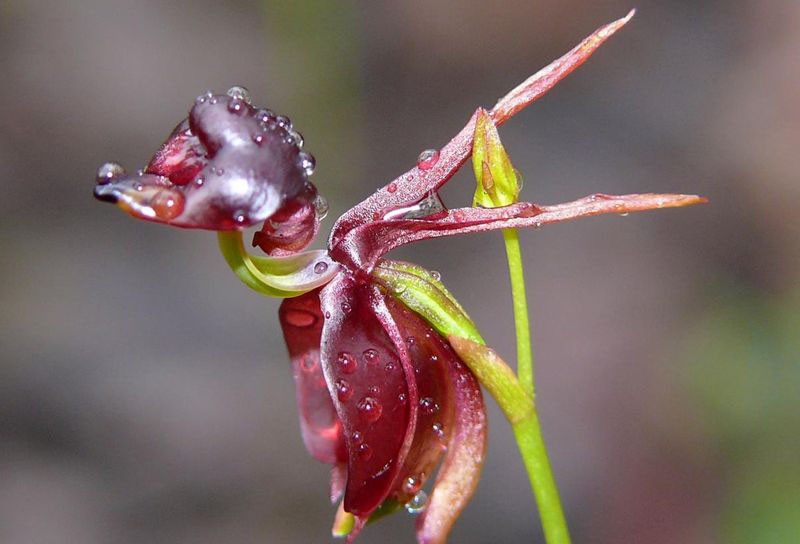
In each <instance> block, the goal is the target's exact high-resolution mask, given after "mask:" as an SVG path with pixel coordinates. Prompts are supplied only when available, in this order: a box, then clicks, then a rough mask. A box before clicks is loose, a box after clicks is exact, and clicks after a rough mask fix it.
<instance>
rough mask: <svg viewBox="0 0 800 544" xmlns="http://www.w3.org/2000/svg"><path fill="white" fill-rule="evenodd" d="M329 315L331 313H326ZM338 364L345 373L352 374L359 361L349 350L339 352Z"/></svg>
mask: <svg viewBox="0 0 800 544" xmlns="http://www.w3.org/2000/svg"><path fill="white" fill-rule="evenodd" d="M328 315H329V314H327V313H326V314H325V317H328ZM336 364H338V365H339V369H340V370H341V371H342V373H343V374H352V373H353V372H355V371H356V369H357V368H358V361H356V358H355V357H353V354H352V353H350V352H347V351H342V352H341V353H339V356H338V357H337V358H336Z"/></svg>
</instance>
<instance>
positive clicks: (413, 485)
mask: <svg viewBox="0 0 800 544" xmlns="http://www.w3.org/2000/svg"><path fill="white" fill-rule="evenodd" d="M421 488H422V478H420V477H419V476H413V475H412V476H409V477H408V478H406V479H405V480H403V491H404V492H406V493H408V494H409V495H416V494H417V492H418V491H419V490H420V489H421Z"/></svg>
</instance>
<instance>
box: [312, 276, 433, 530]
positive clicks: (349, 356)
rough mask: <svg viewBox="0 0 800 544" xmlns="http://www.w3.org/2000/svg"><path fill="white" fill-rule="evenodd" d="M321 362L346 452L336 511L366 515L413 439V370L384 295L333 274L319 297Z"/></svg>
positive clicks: (393, 477) (392, 479)
mask: <svg viewBox="0 0 800 544" xmlns="http://www.w3.org/2000/svg"><path fill="white" fill-rule="evenodd" d="M320 299H321V302H322V312H323V313H324V315H325V325H324V327H323V331H322V344H321V346H322V347H321V350H322V364H323V370H324V373H325V378H326V380H327V382H328V386H329V387H330V390H331V392H332V396H333V397H334V405H335V406H336V411H337V413H338V414H339V419H340V420H341V423H342V427H343V431H344V436H345V443H346V445H347V452H348V464H347V485H346V489H345V496H344V508H345V510H346V511H348V512H350V513H352V514H355V515H356V516H358V517H360V518H362V519H363V518H366V517H368V516H369V514H370V513H372V511H373V510H375V509H376V508H377V507H378V506H380V504H381V503H382V502H383V501H384V499H386V497H387V495H388V494H389V492H390V491H391V490H392V485H393V484H394V482H395V480H396V478H397V475H398V473H399V471H400V468H401V467H402V466H403V462H404V460H405V457H406V455H407V453H408V449H409V447H410V446H411V441H412V438H413V436H414V422H415V421H416V414H417V403H418V395H417V389H416V384H415V382H414V369H413V368H412V366H411V363H410V362H409V359H408V352H407V349H406V347H405V345H404V341H403V340H402V336H401V333H400V331H399V330H398V329H397V326H396V324H395V323H394V321H393V319H392V316H391V314H390V313H389V310H388V309H387V307H386V297H385V295H384V294H383V293H382V292H381V291H380V290H379V289H378V287H377V286H375V285H373V284H371V283H370V282H369V281H364V282H359V281H357V280H356V279H355V278H353V277H351V276H349V275H344V274H340V275H339V276H338V277H336V278H335V279H334V280H333V281H332V282H331V283H329V284H328V285H327V286H326V287H325V288H324V289H323V290H322V292H321V294H320Z"/></svg>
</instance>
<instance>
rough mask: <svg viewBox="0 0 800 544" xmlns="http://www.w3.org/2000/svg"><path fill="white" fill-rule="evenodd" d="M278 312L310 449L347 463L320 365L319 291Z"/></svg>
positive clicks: (286, 302) (290, 301)
mask: <svg viewBox="0 0 800 544" xmlns="http://www.w3.org/2000/svg"><path fill="white" fill-rule="evenodd" d="M278 315H279V317H280V322H281V327H282V328H283V337H284V339H285V340H286V346H287V347H288V348H289V356H290V357H291V360H292V372H293V374H294V383H295V388H296V393H297V409H298V411H299V413H300V430H301V432H302V434H303V441H304V442H305V445H306V448H307V449H308V451H309V453H311V455H313V456H314V457H316V458H317V459H319V460H320V461H322V462H323V463H331V464H333V463H337V462H343V461H345V459H346V458H347V456H346V451H345V448H344V439H343V436H342V425H341V423H339V418H338V416H337V415H336V410H335V409H334V407H333V402H332V401H331V397H330V393H329V392H328V388H327V385H326V384H325V376H324V375H323V373H322V365H321V364H320V353H319V344H320V338H321V336H322V323H323V319H322V313H321V312H320V307H319V290H316V291H311V292H310V293H306V294H305V295H302V296H299V297H296V298H287V299H285V300H284V301H283V303H281V307H280V310H279V312H278ZM332 487H335V482H332ZM334 492H335V490H332V493H334Z"/></svg>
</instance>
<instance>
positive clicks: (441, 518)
mask: <svg viewBox="0 0 800 544" xmlns="http://www.w3.org/2000/svg"><path fill="white" fill-rule="evenodd" d="M632 15H633V12H631V13H630V14H629V15H628V16H627V17H625V18H623V19H620V20H618V21H615V22H613V23H611V24H609V25H606V26H603V27H601V28H599V29H598V30H597V31H595V32H594V33H593V34H592V35H590V36H589V37H588V38H586V39H585V40H584V41H583V42H581V43H580V44H579V45H578V46H576V47H575V48H574V49H572V50H571V51H570V52H568V53H567V54H566V55H564V56H563V57H561V58H559V59H557V60H556V61H554V62H553V63H551V64H550V65H549V66H547V67H545V68H544V69H542V70H540V71H539V72H537V73H536V74H534V75H533V76H531V77H530V78H529V79H528V80H526V81H525V82H523V83H522V84H521V85H519V86H518V87H517V88H515V89H514V90H512V91H511V92H510V93H508V94H507V95H506V96H505V97H503V98H501V99H500V100H499V101H498V102H497V104H496V105H495V106H494V107H493V108H492V109H491V110H484V109H481V108H479V109H478V110H477V111H476V113H475V114H474V115H473V116H472V117H471V118H470V119H469V121H468V122H467V124H466V126H465V127H464V128H463V129H462V130H461V131H460V132H459V133H458V134H457V135H456V136H455V137H454V138H453V139H452V140H451V141H450V142H449V143H447V144H446V145H445V146H444V147H442V148H441V149H438V150H428V151H425V152H423V153H422V154H421V155H420V157H419V160H418V162H417V164H416V165H415V166H414V167H413V168H411V169H410V170H409V171H407V172H405V173H403V174H402V175H400V176H398V177H397V178H396V179H394V180H393V181H391V182H390V183H388V184H386V185H384V186H383V187H381V188H379V189H378V190H377V191H375V193H374V194H372V195H371V196H369V197H368V198H366V199H365V200H364V201H362V202H360V203H359V204H357V205H356V206H354V207H353V208H351V209H350V210H349V211H347V212H345V213H344V214H343V215H342V216H341V217H340V218H339V219H338V220H337V221H336V223H335V225H334V226H333V229H332V231H331V234H330V237H329V239H328V244H327V249H326V250H316V251H306V250H305V248H306V247H307V246H308V244H309V243H310V242H311V241H312V240H313V239H314V237H315V235H316V234H317V231H318V229H319V224H320V221H321V220H322V218H324V215H325V213H326V211H327V205H326V204H325V201H324V199H323V198H322V197H321V196H320V195H319V194H318V192H317V189H316V187H315V186H314V185H313V183H311V181H310V177H311V176H312V174H313V171H314V158H313V157H312V156H311V155H310V154H308V153H306V152H305V151H303V150H302V146H303V138H302V136H301V135H300V134H299V133H298V132H297V131H296V130H295V129H294V128H293V126H292V123H291V121H290V120H289V119H288V118H286V117H284V116H280V115H276V114H275V113H273V112H272V111H270V110H266V109H256V108H254V107H253V106H252V105H251V99H250V96H249V93H247V91H246V90H245V89H244V88H243V87H233V88H231V89H230V90H229V91H228V92H227V94H225V95H218V94H214V93H210V92H209V93H205V94H202V95H200V96H199V97H197V99H196V101H195V103H194V105H193V106H192V108H191V111H190V112H189V115H188V117H187V119H185V120H183V121H182V122H181V123H179V124H178V126H177V127H176V128H175V130H174V131H173V132H172V134H171V135H170V136H169V137H168V138H167V140H166V142H164V144H163V145H162V146H161V147H160V148H159V149H158V151H157V152H156V153H155V155H154V156H153V158H152V159H151V161H150V163H149V164H148V166H147V167H146V168H145V169H144V170H143V171H140V172H139V173H137V174H134V175H128V174H126V172H125V171H124V170H123V169H122V167H120V166H119V165H117V164H114V163H107V164H105V165H103V166H102V167H101V168H100V170H99V171H98V179H97V186H96V188H95V196H96V197H97V198H98V199H100V200H104V201H109V202H114V203H116V204H117V205H118V206H119V207H120V208H122V209H123V210H124V211H126V212H128V213H130V214H131V215H133V216H135V217H137V218H140V219H145V220H148V221H155V222H159V223H164V224H168V225H173V226H177V227H185V228H200V229H208V230H214V231H218V233H219V242H220V248H221V251H222V253H223V255H224V256H225V258H226V260H227V261H228V263H229V265H230V266H231V268H232V269H233V270H234V271H235V272H236V273H237V275H238V276H239V277H240V278H241V279H242V280H243V281H244V282H245V283H246V284H247V285H248V286H250V287H251V288H253V289H255V290H257V291H258V292H260V293H262V294H265V295H268V296H273V297H279V298H283V299H285V300H284V301H283V302H282V304H281V307H280V310H279V319H280V323H281V327H282V329H283V335H284V339H285V341H286V345H287V347H288V352H289V357H290V359H291V364H292V370H293V374H294V381H295V387H296V394H297V404H298V410H299V415H300V428H301V432H302V437H303V440H304V442H305V445H306V448H307V449H308V451H309V453H310V454H311V455H312V456H314V457H315V458H316V459H318V460H319V461H321V462H323V463H328V464H330V465H331V466H332V472H331V491H330V495H331V500H332V501H333V502H339V501H340V500H341V504H340V509H339V514H337V518H336V523H335V525H334V533H336V534H338V535H342V536H344V535H347V536H348V542H350V541H352V540H353V539H354V538H355V537H356V535H357V534H358V533H359V531H360V530H361V529H362V528H363V526H364V525H365V524H366V523H367V522H368V521H369V520H370V519H376V518H378V517H380V516H381V515H383V514H385V513H388V512H391V511H393V510H395V509H399V508H401V507H403V506H404V505H405V507H406V508H407V509H408V510H410V511H421V512H422V513H421V515H420V516H419V517H418V519H417V534H418V539H419V542H421V543H428V544H433V543H440V542H444V541H445V540H446V538H447V535H448V533H449V531H450V529H451V527H452V526H453V524H454V522H455V520H456V519H457V517H458V515H459V514H460V512H461V511H462V510H463V509H464V507H465V505H466V504H467V502H468V501H469V500H470V498H471V496H472V494H473V492H474V490H475V487H476V485H477V483H478V479H479V475H480V471H481V466H482V463H483V459H484V454H485V451H486V428H487V423H486V415H485V410H484V401H483V397H482V394H481V387H480V384H481V383H482V384H483V385H484V386H485V387H486V388H487V389H488V390H489V392H490V393H492V395H493V396H495V398H497V399H499V400H498V402H500V403H501V407H503V408H504V410H505V411H506V415H507V416H508V417H509V420H510V421H512V423H514V419H515V418H516V416H515V415H514V413H515V412H514V410H513V406H514V405H513V403H512V404H509V403H508V402H507V400H503V399H506V397H508V398H511V397H513V396H514V395H517V397H515V398H517V399H518V400H517V401H514V402H517V405H525V406H527V405H530V406H533V404H532V403H533V399H532V395H529V394H527V393H525V392H524V391H523V390H518V389H515V387H517V386H516V385H514V384H515V383H516V381H515V378H514V376H513V372H511V371H510V369H508V367H507V366H506V365H505V363H503V362H502V361H501V360H499V357H497V356H496V354H494V352H492V351H491V350H489V349H488V348H486V347H482V346H483V344H484V342H483V339H482V338H481V337H480V334H479V333H478V332H477V329H475V327H474V324H472V322H471V321H470V319H469V317H468V316H467V315H466V313H465V312H464V310H463V308H462V307H461V306H460V305H459V304H458V302H457V301H456V300H455V299H454V298H453V297H452V295H451V294H450V293H449V292H448V291H447V290H446V289H445V287H444V285H443V284H442V283H441V281H440V280H439V278H438V277H437V276H436V274H434V273H431V272H428V271H426V270H424V269H422V268H420V267H417V266H415V265H411V264H408V263H401V262H395V261H390V260H386V259H385V257H386V254H387V253H389V252H390V251H391V250H392V249H395V248H397V247H399V246H402V245H405V244H409V243H412V242H416V241H420V240H427V239H430V238H437V237H444V236H453V235H458V234H467V233H473V232H484V231H490V230H500V229H509V228H516V227H533V228H538V227H541V226H543V225H546V224H550V223H558V222H561V221H566V220H570V219H576V218H580V217H588V216H592V215H598V214H605V213H615V214H626V213H629V212H635V211H644V210H652V209H657V208H667V207H680V206H687V205H690V204H696V203H700V202H702V201H703V199H702V198H700V197H697V196H693V195H676V194H634V195H624V196H610V195H602V194H596V195H592V196H588V197H585V198H581V199H578V200H575V201H573V202H569V203H566V204H558V205H551V206H548V205H541V204H534V203H529V202H517V193H518V188H517V187H516V186H514V185H513V184H511V185H509V182H508V180H509V179H513V176H511V178H509V175H508V174H509V168H511V166H510V162H508V161H507V160H506V158H505V155H504V150H502V149H501V148H499V147H498V146H499V145H500V144H499V139H498V138H497V137H496V136H495V135H496V127H497V126H499V125H501V124H503V123H504V122H506V121H507V120H508V119H509V118H511V117H512V116H513V115H514V114H516V113H517V112H518V111H520V110H521V109H522V108H524V107H525V106H527V105H529V104H531V103H532V102H534V101H535V100H537V99H538V98H539V97H541V96H542V95H543V94H544V93H545V92H547V91H548V90H550V89H551V88H552V87H553V86H555V85H556V84H557V83H558V82H559V81H560V80H561V79H563V78H564V77H566V76H567V75H568V74H569V73H571V72H572V71H573V70H575V69H576V68H577V67H578V66H580V65H581V64H582V63H583V62H584V61H585V60H586V59H587V58H588V57H589V56H590V55H591V54H592V53H593V52H594V51H595V50H596V49H597V48H598V47H599V46H600V45H601V44H602V43H603V42H604V41H605V40H606V39H608V38H609V37H610V36H611V35H612V34H614V33H615V32H616V31H617V30H618V29H619V28H621V27H622V26H623V25H624V24H625V23H626V22H627V21H628V20H629V19H630V17H631V16H632ZM473 149H474V152H475V164H476V173H477V174H478V177H479V181H480V185H479V191H478V192H477V193H476V199H475V203H476V204H477V205H480V206H482V207H462V208H455V209H448V208H447V207H445V205H444V203H443V202H442V200H441V199H440V198H439V195H438V193H437V191H438V190H439V189H440V188H441V187H442V185H443V184H444V183H446V182H447V181H448V180H449V179H450V178H451V177H452V176H453V175H454V174H455V173H456V172H457V171H458V170H459V168H460V167H461V166H462V165H463V164H464V163H465V162H466V161H467V159H468V158H469V157H470V155H471V154H473ZM498 149H500V150H501V151H502V153H501V154H500V155H498V154H497V153H498V152H500V151H498ZM484 159H485V160H484ZM503 184H505V185H503ZM259 224H260V225H262V228H261V230H260V231H259V232H257V233H256V235H255V237H254V240H253V245H254V246H258V247H260V248H261V249H262V250H263V251H264V252H265V253H266V254H267V256H255V255H251V254H249V253H247V252H246V251H245V249H244V243H243V241H242V229H244V228H246V227H250V226H253V225H259ZM454 348H455V349H454ZM509 373H510V374H509ZM503 390H506V391H511V392H512V393H513V394H511V393H509V394H505V393H503ZM520 391H522V392H520ZM520 403H521V404H520ZM506 408H508V409H506ZM440 462H441V467H440V468H439V471H438V475H437V477H436V480H435V482H434V483H433V485H432V487H431V490H432V491H431V492H430V497H429V498H428V496H427V495H426V494H425V492H424V491H422V488H423V486H424V485H425V484H426V482H427V480H428V479H429V478H430V477H431V475H432V474H434V472H435V471H436V469H437V466H438V465H439V464H440ZM537 498H538V495H537Z"/></svg>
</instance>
